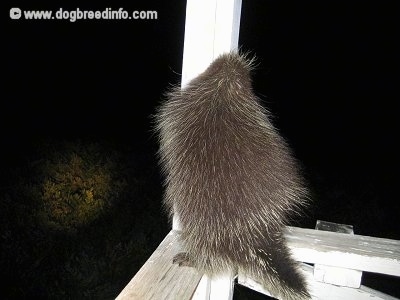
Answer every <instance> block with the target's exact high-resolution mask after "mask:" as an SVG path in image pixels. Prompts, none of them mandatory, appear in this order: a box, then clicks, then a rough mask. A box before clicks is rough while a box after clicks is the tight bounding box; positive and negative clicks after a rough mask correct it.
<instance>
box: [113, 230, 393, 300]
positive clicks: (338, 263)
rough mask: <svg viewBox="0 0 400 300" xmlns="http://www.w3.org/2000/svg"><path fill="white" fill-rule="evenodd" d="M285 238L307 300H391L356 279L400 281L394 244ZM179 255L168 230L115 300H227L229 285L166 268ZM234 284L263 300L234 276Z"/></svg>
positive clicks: (344, 236)
mask: <svg viewBox="0 0 400 300" xmlns="http://www.w3.org/2000/svg"><path fill="white" fill-rule="evenodd" d="M285 237H286V240H287V242H288V245H289V247H290V249H291V251H292V254H293V257H294V258H295V259H296V260H298V261H300V262H303V264H302V271H303V272H304V274H305V276H306V280H307V282H308V284H309V287H310V290H311V294H312V297H313V299H323V300H329V299H352V300H354V299H371V298H372V297H373V299H396V298H394V297H391V296H389V295H386V294H384V293H381V292H379V291H376V290H373V289H370V288H368V287H365V286H363V285H361V279H362V276H361V275H362V272H364V271H366V272H374V273H380V274H387V275H392V276H398V277H400V241H398V240H390V239H383V238H376V237H370V236H361V235H355V234H348V233H337V232H329V231H322V230H313V229H304V228H298V227H287V228H286V231H285ZM180 251H181V250H180V243H179V231H175V230H172V231H171V232H170V233H169V234H168V235H167V236H166V237H165V239H164V240H163V241H162V242H161V244H160V245H159V247H158V248H157V249H156V251H154V253H153V254H152V255H151V256H150V258H149V259H148V260H147V262H146V263H145V264H144V265H143V267H142V268H141V269H140V270H139V271H138V273H137V274H136V275H135V276H134V277H133V279H132V280H131V281H130V282H129V284H128V285H127V286H126V287H125V288H124V289H123V291H122V292H121V293H120V294H119V295H118V297H117V298H116V299H117V300H133V299H135V300H139V299H140V300H150V299H151V300H156V299H157V300H158V299H165V300H167V299H173V300H177V299H179V300H186V299H218V300H223V299H231V298H232V293H233V279H231V283H229V278H228V284H226V282H225V283H223V286H225V288H223V287H222V288H221V287H220V286H219V285H217V284H216V282H217V281H218V280H211V281H207V278H206V277H203V276H202V274H199V273H198V272H197V271H196V270H195V269H194V268H190V267H179V266H178V265H176V264H172V258H173V256H174V255H175V254H176V253H178V252H180ZM235 282H236V283H237V284H241V285H244V286H247V287H249V288H251V289H254V290H256V291H259V292H261V293H264V294H267V295H268V291H265V290H263V289H262V288H261V287H260V286H259V285H258V284H257V283H256V282H254V281H252V280H251V279H250V278H245V277H242V276H241V275H240V274H238V276H237V279H236V281H235ZM213 284H214V285H213ZM213 286H214V293H213V292H212V290H213ZM227 289H230V290H227Z"/></svg>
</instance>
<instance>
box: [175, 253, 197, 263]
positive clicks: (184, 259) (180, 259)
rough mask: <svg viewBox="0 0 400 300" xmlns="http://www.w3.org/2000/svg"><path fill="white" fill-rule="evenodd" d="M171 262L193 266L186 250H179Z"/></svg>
mask: <svg viewBox="0 0 400 300" xmlns="http://www.w3.org/2000/svg"><path fill="white" fill-rule="evenodd" d="M172 263H173V264H178V265H179V266H180V267H193V263H192V261H191V260H190V257H189V255H188V254H187V253H186V252H179V253H178V254H176V255H175V256H174V258H173V259H172Z"/></svg>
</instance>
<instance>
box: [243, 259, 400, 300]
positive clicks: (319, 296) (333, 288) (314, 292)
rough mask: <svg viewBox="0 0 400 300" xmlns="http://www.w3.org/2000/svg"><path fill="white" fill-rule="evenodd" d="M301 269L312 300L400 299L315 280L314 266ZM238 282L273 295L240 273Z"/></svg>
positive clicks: (368, 290)
mask: <svg viewBox="0 0 400 300" xmlns="http://www.w3.org/2000/svg"><path fill="white" fill-rule="evenodd" d="M301 270H302V272H303V274H304V276H305V278H306V281H307V283H308V287H309V290H310V294H311V297H312V300H338V299H343V300H347V299H351V300H371V299H374V300H398V299H397V298H395V297H392V296H390V295H387V294H385V293H381V292H379V291H376V290H373V289H370V288H368V287H365V286H361V287H360V288H359V289H355V288H350V287H343V286H337V285H333V284H327V283H324V282H319V281H315V280H314V278H313V268H312V267H311V266H309V265H306V264H302V268H301ZM238 283H239V284H240V285H243V286H246V287H248V288H250V289H252V290H255V291H257V292H259V293H262V294H265V295H268V296H271V295H270V294H269V293H268V291H266V290H264V289H263V288H262V287H261V286H260V285H259V284H258V283H257V282H255V281H253V280H251V279H250V278H246V277H241V276H240V274H239V277H238Z"/></svg>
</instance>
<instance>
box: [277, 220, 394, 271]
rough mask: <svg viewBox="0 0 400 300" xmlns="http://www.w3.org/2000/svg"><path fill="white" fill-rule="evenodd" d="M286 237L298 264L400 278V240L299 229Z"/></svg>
mask: <svg viewBox="0 0 400 300" xmlns="http://www.w3.org/2000/svg"><path fill="white" fill-rule="evenodd" d="M285 237H286V240H287V242H288V245H289V247H290V248H291V249H292V252H293V256H294V258H295V259H296V260H298V261H302V262H307V263H314V264H324V265H328V266H336V267H342V268H347V269H354V270H361V271H367V272H374V273H380V274H388V275H394V276H400V241H397V240H390V239H383V238H377V237H370V236H362V235H356V234H355V235H351V234H345V233H336V232H329V231H319V230H313V229H306V228H298V227H287V228H286V231H285Z"/></svg>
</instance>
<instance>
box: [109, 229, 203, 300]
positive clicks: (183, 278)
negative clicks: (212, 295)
mask: <svg viewBox="0 0 400 300" xmlns="http://www.w3.org/2000/svg"><path fill="white" fill-rule="evenodd" d="M177 237H178V235H177V233H176V232H175V231H171V232H170V233H169V234H168V235H167V236H166V237H165V239H164V240H163V241H162V242H161V244H160V245H159V246H158V248H157V249H156V250H155V251H154V253H153V254H152V255H151V256H150V258H149V259H148V260H147V261H146V263H145V264H144V265H143V267H142V268H141V269H140V270H139V271H138V273H136V275H135V277H133V279H132V280H131V281H130V282H129V283H128V285H127V286H126V287H125V288H124V289H123V290H122V292H121V293H120V294H119V295H118V297H117V298H116V300H128V299H129V300H176V299H190V298H191V297H192V295H193V293H194V291H195V289H196V287H197V284H198V283H199V281H200V278H201V277H202V275H201V274H199V273H198V272H197V271H196V269H194V268H189V267H180V266H178V265H176V264H172V258H173V257H174V255H175V254H176V253H178V252H179V251H180V245H179V242H178V240H177Z"/></svg>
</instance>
